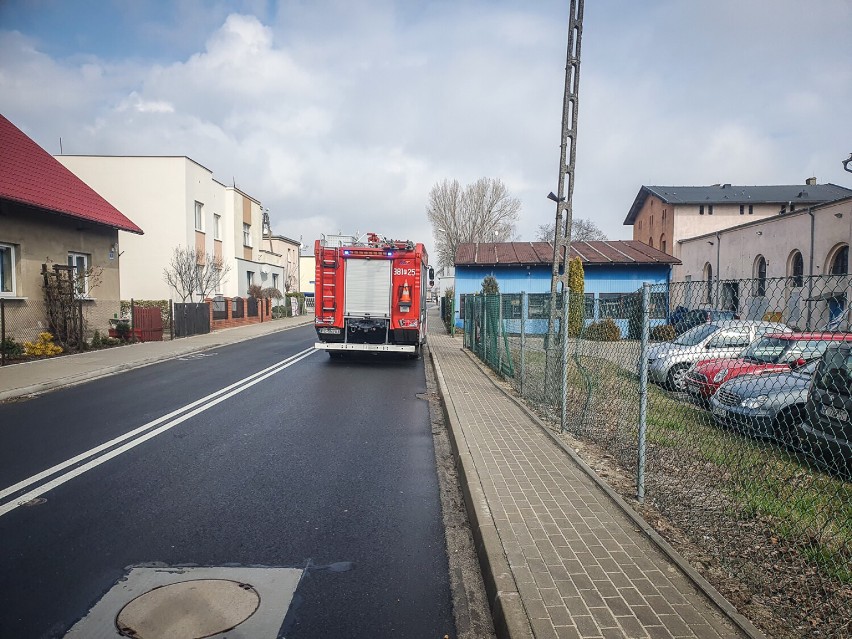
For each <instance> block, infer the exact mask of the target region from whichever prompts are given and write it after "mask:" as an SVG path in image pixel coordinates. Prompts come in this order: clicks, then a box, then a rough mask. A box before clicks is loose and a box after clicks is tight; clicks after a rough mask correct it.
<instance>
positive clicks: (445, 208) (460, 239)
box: [426, 178, 521, 266]
mask: <svg viewBox="0 0 852 639" xmlns="http://www.w3.org/2000/svg"><path fill="white" fill-rule="evenodd" d="M520 210H521V202H520V200H518V199H517V198H515V197H512V196H511V195H510V194H509V191H508V189H507V188H506V185H505V184H503V182H502V181H501V180H499V179H497V178H480V179H478V180H477V181H476V182H474V183H473V184H468V185H467V186H465V187H464V188H462V187H461V185H460V184H459V182H458V180H452V181H451V180H444V181H443V182H438V183H437V184H435V186H433V187H432V190H431V191H430V192H429V203H428V204H427V205H426V213H427V215H428V216H429V221H430V222H431V223H432V233H433V234H434V236H435V244H436V250H437V252H438V263H439V264H440V265H441V266H452V265H453V263H454V261H455V257H456V248H458V245H459V244H463V243H465V242H505V241H506V240H509V239H511V238H512V237H513V236H514V235H515V223H516V222H517V220H518V213H519V212H520Z"/></svg>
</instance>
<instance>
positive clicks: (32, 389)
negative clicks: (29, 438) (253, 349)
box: [0, 322, 311, 402]
mask: <svg viewBox="0 0 852 639" xmlns="http://www.w3.org/2000/svg"><path fill="white" fill-rule="evenodd" d="M310 323H311V322H302V323H300V324H293V325H291V326H285V327H283V328H281V329H278V330H275V331H269V332H268V333H264V334H263V335H255V336H252V337H244V338H242V339H238V340H234V341H233V342H227V341H223V342H218V343H216V344H207V345H205V346H199V347H198V348H190V349H189V350H186V351H182V352H180V353H172V354H171V355H168V356H166V357H156V358H155V357H152V358H149V359H143V360H139V361H138V362H133V363H132V364H131V363H125V364H119V365H117V366H108V367H106V368H102V369H100V370H97V371H93V372H92V373H85V374H77V375H69V376H66V377H62V378H59V379H58V380H52V381H49V382H41V383H39V384H32V385H30V386H23V387H21V388H14V389H12V390H8V391H0V402H5V401H8V400H10V399H17V398H19V397H34V396H36V395H41V394H42V393H46V392H48V391H54V390H59V389H61V388H69V387H71V386H77V385H79V384H84V383H86V382H93V381H95V380H97V379H102V378H104V377H109V376H110V375H116V374H118V373H126V372H127V371H131V370H135V369H137V368H145V367H146V366H150V365H151V364H159V363H161V362H168V361H171V360H173V359H177V358H179V357H184V356H186V355H193V354H195V353H201V352H203V351H208V350H210V349H212V348H220V347H222V346H230V345H231V344H239V343H240V342H245V341H247V340H250V339H254V338H255V337H265V336H266V335H272V334H273V333H280V332H282V331H289V330H291V329H294V328H300V327H302V326H307V325H308V324H310ZM234 328H239V327H234ZM225 330H228V329H225ZM121 348H123V347H121ZM76 354H77V353H75V355H76Z"/></svg>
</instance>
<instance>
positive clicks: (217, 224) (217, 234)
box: [213, 213, 222, 240]
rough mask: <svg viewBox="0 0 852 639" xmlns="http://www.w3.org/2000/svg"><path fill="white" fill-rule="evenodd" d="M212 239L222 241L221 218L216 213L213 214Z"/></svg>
mask: <svg viewBox="0 0 852 639" xmlns="http://www.w3.org/2000/svg"><path fill="white" fill-rule="evenodd" d="M213 239H214V240H221V239H222V216H221V215H218V214H216V213H214V214H213Z"/></svg>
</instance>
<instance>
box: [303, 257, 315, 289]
mask: <svg viewBox="0 0 852 639" xmlns="http://www.w3.org/2000/svg"><path fill="white" fill-rule="evenodd" d="M315 277H316V260H315V259H314V256H313V255H300V256H299V290H300V291H301V292H302V293H305V294H313V293H314V291H315V288H314V278H315Z"/></svg>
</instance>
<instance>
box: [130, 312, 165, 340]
mask: <svg viewBox="0 0 852 639" xmlns="http://www.w3.org/2000/svg"><path fill="white" fill-rule="evenodd" d="M133 329H134V331H135V332H136V337H137V338H138V339H139V341H141V342H162V341H163V314H162V313H161V312H160V309H159V307H156V306H152V307H146V306H134V307H133Z"/></svg>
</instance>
